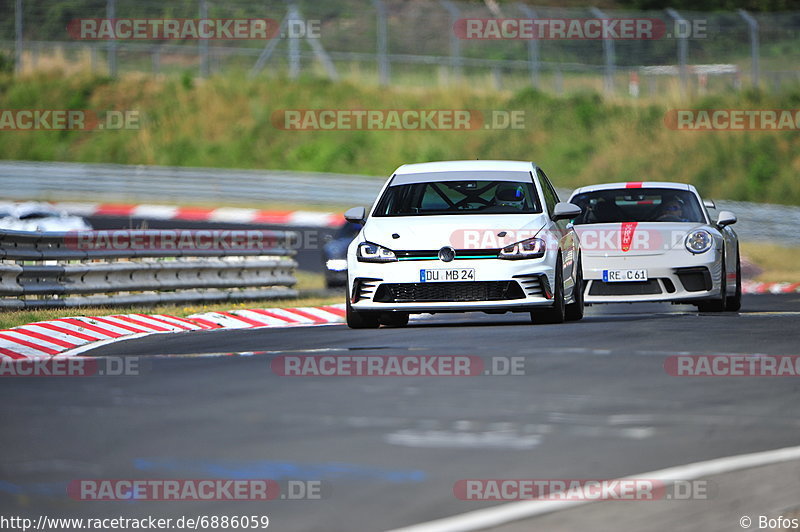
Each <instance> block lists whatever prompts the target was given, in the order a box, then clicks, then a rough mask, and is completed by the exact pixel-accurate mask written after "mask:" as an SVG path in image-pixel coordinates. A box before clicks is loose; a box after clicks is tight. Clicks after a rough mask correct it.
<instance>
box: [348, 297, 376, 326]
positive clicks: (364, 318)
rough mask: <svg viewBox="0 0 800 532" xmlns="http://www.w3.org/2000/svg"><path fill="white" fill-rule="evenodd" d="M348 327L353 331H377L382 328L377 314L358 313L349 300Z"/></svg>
mask: <svg viewBox="0 0 800 532" xmlns="http://www.w3.org/2000/svg"><path fill="white" fill-rule="evenodd" d="M346 314H347V326H348V327H350V328H351V329H377V328H378V327H380V325H381V324H380V322H379V321H378V313H377V312H358V311H357V310H355V309H354V308H353V307H352V305H350V298H349V297H348V298H347V312H346Z"/></svg>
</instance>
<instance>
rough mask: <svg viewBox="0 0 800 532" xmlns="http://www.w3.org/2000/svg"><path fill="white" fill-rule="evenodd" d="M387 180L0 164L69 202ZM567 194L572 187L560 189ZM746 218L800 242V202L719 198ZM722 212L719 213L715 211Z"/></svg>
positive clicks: (749, 228) (26, 184) (303, 190)
mask: <svg viewBox="0 0 800 532" xmlns="http://www.w3.org/2000/svg"><path fill="white" fill-rule="evenodd" d="M384 179H385V178H383V177H368V176H354V175H346V174H330V173H314V172H289V171H275V170H227V169H219V168H185V167H166V166H127V165H112V164H84V163H39V162H27V161H3V162H0V190H2V191H3V196H4V197H5V198H8V199H40V200H51V201H59V202H63V201H65V200H67V199H73V200H82V201H86V199H87V198H91V200H92V201H121V200H122V201H126V202H130V201H134V202H137V201H141V202H165V201H174V202H176V203H179V204H181V203H182V204H185V203H187V202H193V203H212V204H219V205H221V206H222V205H235V204H248V205H253V204H255V203H258V202H264V203H300V204H315V205H328V206H337V207H342V206H346V207H352V206H355V205H365V206H367V205H372V203H373V202H374V201H375V198H376V196H377V195H378V192H379V191H380V188H381V185H382V184H383V181H384ZM558 193H559V195H560V196H561V197H562V199H566V198H567V197H569V195H570V193H571V191H570V190H568V189H558ZM716 203H717V208H718V209H724V210H730V211H733V212H734V213H735V214H736V216H737V217H738V218H739V222H738V223H737V224H736V226H735V228H736V232H737V233H738V234H739V236H740V237H741V238H742V240H752V241H769V242H775V243H778V244H785V245H800V233H797V232H796V231H791V230H787V228H792V227H797V226H800V207H796V206H790V205H770V204H761V203H751V202H745V201H728V200H717V202H716ZM712 214H714V213H712Z"/></svg>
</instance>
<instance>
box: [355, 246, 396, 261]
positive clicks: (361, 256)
mask: <svg viewBox="0 0 800 532" xmlns="http://www.w3.org/2000/svg"><path fill="white" fill-rule="evenodd" d="M356 256H357V258H358V261H359V262H395V261H396V260H397V256H396V255H395V254H394V251H392V250H391V249H386V248H385V247H383V246H379V245H378V244H373V243H372V242H362V243H360V244H359V245H358V251H357V252H356Z"/></svg>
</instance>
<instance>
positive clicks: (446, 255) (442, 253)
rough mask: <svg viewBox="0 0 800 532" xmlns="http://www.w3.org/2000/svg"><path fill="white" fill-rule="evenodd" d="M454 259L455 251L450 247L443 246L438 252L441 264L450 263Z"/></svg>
mask: <svg viewBox="0 0 800 532" xmlns="http://www.w3.org/2000/svg"><path fill="white" fill-rule="evenodd" d="M454 258H456V250H454V249H453V248H452V247H450V246H445V247H443V248H442V249H440V250H439V260H441V261H442V262H450V261H452V260H453V259H454Z"/></svg>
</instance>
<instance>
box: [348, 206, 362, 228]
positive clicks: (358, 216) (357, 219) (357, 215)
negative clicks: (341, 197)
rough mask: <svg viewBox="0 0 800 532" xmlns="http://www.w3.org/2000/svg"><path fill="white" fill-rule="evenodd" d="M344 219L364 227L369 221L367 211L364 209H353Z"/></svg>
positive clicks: (349, 210)
mask: <svg viewBox="0 0 800 532" xmlns="http://www.w3.org/2000/svg"><path fill="white" fill-rule="evenodd" d="M344 219H345V220H347V221H348V222H352V223H354V224H359V225H364V224H365V223H366V221H367V210H366V209H365V208H364V207H353V208H352V209H347V212H345V213H344Z"/></svg>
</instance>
